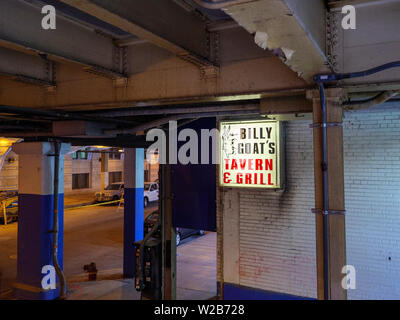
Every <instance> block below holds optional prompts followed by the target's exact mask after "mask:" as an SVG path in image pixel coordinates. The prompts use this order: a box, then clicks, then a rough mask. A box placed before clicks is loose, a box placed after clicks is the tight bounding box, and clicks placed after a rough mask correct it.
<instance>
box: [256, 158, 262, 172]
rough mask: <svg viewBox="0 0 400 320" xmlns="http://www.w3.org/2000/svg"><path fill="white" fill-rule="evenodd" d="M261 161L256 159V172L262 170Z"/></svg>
mask: <svg viewBox="0 0 400 320" xmlns="http://www.w3.org/2000/svg"><path fill="white" fill-rule="evenodd" d="M262 169H263V168H262V160H261V159H256V170H262Z"/></svg>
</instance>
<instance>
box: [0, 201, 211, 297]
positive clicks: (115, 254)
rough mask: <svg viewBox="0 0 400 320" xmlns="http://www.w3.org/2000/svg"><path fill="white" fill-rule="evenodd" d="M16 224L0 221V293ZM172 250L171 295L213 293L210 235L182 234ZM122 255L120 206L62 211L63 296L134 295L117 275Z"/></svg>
mask: <svg viewBox="0 0 400 320" xmlns="http://www.w3.org/2000/svg"><path fill="white" fill-rule="evenodd" d="M81 199H84V197H82V198H81ZM86 199H87V197H86ZM74 202H75V204H76V203H77V201H74ZM66 203H67V200H66ZM69 204H71V205H73V204H74V203H73V202H72V201H71V202H69ZM156 209H157V203H153V204H151V205H150V206H149V207H148V208H146V209H145V215H147V214H149V213H150V212H152V211H154V210H156ZM17 225H18V224H17V223H12V224H9V225H7V226H3V225H1V226H0V273H1V274H2V275H1V276H0V299H2V298H3V299H4V298H9V297H10V291H11V290H10V289H11V288H12V284H13V282H14V281H15V279H16V258H17V255H16V253H17ZM177 253H178V257H177V269H178V272H177V273H178V276H177V298H178V299H208V298H211V297H213V296H215V295H216V235H215V234H214V233H208V234H206V235H205V236H203V237H199V236H194V237H191V238H189V239H185V240H183V241H182V244H181V245H180V246H179V247H178V250H177ZM122 259H123V209H122V207H120V208H119V207H118V206H115V205H106V206H99V207H88V208H78V209H73V210H66V211H65V215H64V272H65V275H66V278H67V284H68V290H69V291H68V298H69V299H71V300H82V299H83V300H96V299H99V300H102V299H107V300H109V299H115V300H119V299H123V300H126V299H128V300H132V299H133V300H136V299H139V294H138V293H137V292H136V290H135V288H134V284H133V282H132V280H125V279H122V261H123V260H122ZM91 262H95V263H96V265H97V269H98V270H99V271H98V277H97V279H98V281H95V282H88V276H87V274H86V273H85V272H84V270H83V266H84V265H85V264H89V263H91ZM1 292H3V297H2V294H1Z"/></svg>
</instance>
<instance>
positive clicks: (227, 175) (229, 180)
mask: <svg viewBox="0 0 400 320" xmlns="http://www.w3.org/2000/svg"><path fill="white" fill-rule="evenodd" d="M230 176H231V174H230V173H229V172H225V173H224V183H230V182H231V181H232V180H231V179H229V177H230Z"/></svg>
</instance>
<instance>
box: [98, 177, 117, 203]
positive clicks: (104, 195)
mask: <svg viewBox="0 0 400 320" xmlns="http://www.w3.org/2000/svg"><path fill="white" fill-rule="evenodd" d="M123 192H124V184H123V183H121V182H119V183H112V184H109V185H108V186H107V187H106V188H105V189H104V191H101V192H96V193H95V200H96V202H106V201H117V200H120V199H121V198H122V195H123Z"/></svg>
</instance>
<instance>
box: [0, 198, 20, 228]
mask: <svg viewBox="0 0 400 320" xmlns="http://www.w3.org/2000/svg"><path fill="white" fill-rule="evenodd" d="M4 202H5V205H6V219H7V220H6V221H7V223H11V222H13V221H17V220H18V197H11V198H7V199H4V200H3V201H0V223H2V224H5V223H4V211H3V204H4Z"/></svg>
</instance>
